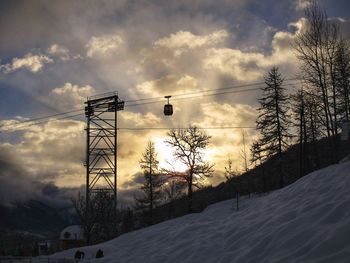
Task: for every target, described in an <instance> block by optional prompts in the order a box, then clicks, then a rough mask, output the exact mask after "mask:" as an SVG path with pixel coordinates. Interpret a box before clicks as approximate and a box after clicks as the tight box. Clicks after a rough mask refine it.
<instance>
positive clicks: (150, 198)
mask: <svg viewBox="0 0 350 263" xmlns="http://www.w3.org/2000/svg"><path fill="white" fill-rule="evenodd" d="M140 166H141V169H142V170H143V173H144V178H145V183H144V184H143V186H142V187H141V190H142V191H143V195H142V196H141V197H136V198H135V201H136V206H137V207H138V208H141V209H144V208H148V212H149V221H150V223H151V224H152V222H153V209H154V207H155V206H156V205H158V204H159V202H160V201H161V199H162V191H161V190H162V189H161V187H162V185H163V184H164V180H163V178H162V176H161V175H160V173H159V169H158V166H159V161H158V156H157V153H156V149H155V147H154V143H153V142H152V141H149V142H148V144H147V147H146V150H145V152H144V153H143V155H142V159H141V160H140Z"/></svg>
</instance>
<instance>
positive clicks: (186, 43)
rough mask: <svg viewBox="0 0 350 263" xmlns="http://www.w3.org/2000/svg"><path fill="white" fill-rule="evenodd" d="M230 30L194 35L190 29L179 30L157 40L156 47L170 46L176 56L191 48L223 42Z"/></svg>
mask: <svg viewBox="0 0 350 263" xmlns="http://www.w3.org/2000/svg"><path fill="white" fill-rule="evenodd" d="M228 35H229V34H228V32H227V31H225V30H218V31H215V32H213V33H211V34H208V35H203V36H199V35H194V34H192V33H191V32H188V31H179V32H176V33H175V34H171V35H170V36H169V37H165V38H161V39H159V40H157V41H156V42H155V46H156V47H162V48H168V49H172V50H174V51H175V56H178V55H181V54H182V53H183V52H185V51H186V50H189V49H195V48H200V47H205V46H210V45H215V44H218V43H221V42H223V41H224V40H225V39H226V38H227V37H228Z"/></svg>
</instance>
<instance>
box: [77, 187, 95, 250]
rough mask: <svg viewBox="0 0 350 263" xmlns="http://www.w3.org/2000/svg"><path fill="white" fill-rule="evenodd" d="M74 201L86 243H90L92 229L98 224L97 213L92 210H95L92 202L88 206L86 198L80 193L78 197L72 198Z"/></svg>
mask: <svg viewBox="0 0 350 263" xmlns="http://www.w3.org/2000/svg"><path fill="white" fill-rule="evenodd" d="M72 203H73V206H74V210H75V213H76V214H77V216H78V220H79V222H80V225H81V227H82V228H83V230H84V235H85V238H86V243H87V245H90V242H91V233H92V229H93V228H94V226H95V224H96V214H95V213H91V212H90V211H93V206H92V202H89V207H87V206H86V198H85V197H83V196H82V195H81V194H80V193H79V194H78V197H77V198H76V199H72ZM89 212H90V213H89ZM88 215H89V216H88Z"/></svg>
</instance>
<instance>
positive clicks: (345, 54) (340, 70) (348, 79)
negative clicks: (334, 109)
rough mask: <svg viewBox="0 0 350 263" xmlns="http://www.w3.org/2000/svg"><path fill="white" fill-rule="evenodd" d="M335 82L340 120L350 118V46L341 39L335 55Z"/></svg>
mask: <svg viewBox="0 0 350 263" xmlns="http://www.w3.org/2000/svg"><path fill="white" fill-rule="evenodd" d="M334 70H335V82H336V86H337V95H338V113H339V118H340V120H341V121H349V120H350V46H349V44H348V42H346V41H345V40H344V39H341V40H340V41H339V43H338V46H337V51H336V56H335V69H334Z"/></svg>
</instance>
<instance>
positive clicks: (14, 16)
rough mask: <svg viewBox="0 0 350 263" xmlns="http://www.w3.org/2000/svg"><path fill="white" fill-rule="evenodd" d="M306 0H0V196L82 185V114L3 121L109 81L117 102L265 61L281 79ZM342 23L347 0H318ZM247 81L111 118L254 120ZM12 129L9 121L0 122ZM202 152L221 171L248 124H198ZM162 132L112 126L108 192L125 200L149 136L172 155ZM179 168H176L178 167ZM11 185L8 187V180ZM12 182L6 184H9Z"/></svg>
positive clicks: (74, 99) (54, 192)
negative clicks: (203, 137)
mask: <svg viewBox="0 0 350 263" xmlns="http://www.w3.org/2000/svg"><path fill="white" fill-rule="evenodd" d="M307 4H308V2H307V1H305V0H283V1H275V0H263V1H261V0H215V1H212V0H201V1H200V0H191V1H187V0H176V1H170V0H169V1H168V0H165V1H164V0H148V1H147V0H139V1H136V0H131V1H127V0H114V1H112V0H101V1H92V0H91V1H90V0H87V1H64V0H62V1H44V0H42V1H39V0H38V1H36V0H30V1H25V0H22V1H16V0H13V1H1V2H0V10H1V11H0V12H1V15H0V35H1V41H0V120H1V123H0V125H2V127H1V129H2V132H1V133H0V153H1V154H0V165H1V170H0V202H3V203H4V202H5V203H9V202H12V201H14V200H25V199H27V198H33V197H36V198H44V199H45V200H46V199H50V198H51V199H52V201H54V199H55V198H56V197H59V198H61V196H64V195H65V194H67V193H71V192H72V191H74V189H76V188H80V187H81V186H82V185H83V184H84V180H85V171H84V167H83V165H82V164H83V161H84V152H85V144H84V143H85V134H84V127H85V119H84V116H83V115H81V116H77V117H73V118H70V119H64V120H55V119H54V118H53V119H50V120H49V121H47V122H45V123H42V124H38V125H31V126H15V127H16V129H15V130H14V129H10V127H11V125H13V124H14V123H16V122H19V121H23V120H25V119H27V118H36V117H41V116H45V115H50V114H55V113H59V112H65V111H71V110H76V109H80V108H82V107H83V103H84V101H85V100H86V97H87V96H90V95H93V94H98V93H103V92H109V91H118V92H119V95H120V97H121V99H124V100H126V101H128V100H135V99H142V98H149V97H159V96H164V95H175V94H184V93H191V92H200V91H203V90H207V89H217V88H223V87H227V86H232V85H233V86H234V85H242V84H250V83H259V82H262V81H263V76H264V74H266V72H267V71H268V69H269V68H270V67H272V66H273V65H277V66H278V67H279V68H280V70H281V72H282V74H283V76H284V77H285V78H286V79H289V78H295V76H296V75H297V74H298V63H297V60H296V58H295V55H294V53H293V50H292V49H291V43H292V42H293V38H294V36H295V34H296V33H297V32H298V31H299V30H301V29H302V27H303V23H304V22H305V21H304V19H303V11H302V9H303V8H304V7H305V6H306V5H307ZM320 4H321V5H322V6H323V7H324V8H325V9H326V10H327V13H328V15H329V17H330V18H332V19H336V20H338V21H339V22H340V24H341V27H342V28H343V29H344V33H345V34H347V32H346V31H348V28H349V27H348V20H349V19H350V14H349V12H348V10H349V6H350V3H349V2H348V1H346V0H322V1H320ZM258 96H259V92H258V91H254V92H239V93H231V94H225V95H224V96H220V95H217V96H205V97H201V98H198V97H197V98H192V99H188V100H181V101H180V100H179V101H173V105H174V109H175V112H174V115H173V116H172V117H170V118H169V117H165V116H163V114H162V106H163V104H161V103H160V104H159V103H158V104H150V105H142V106H134V107H132V106H130V107H126V109H125V110H124V111H122V112H119V113H118V115H119V116H118V119H119V126H120V127H138V128H144V127H146V128H147V127H188V126H189V125H191V124H192V125H197V126H200V127H217V126H238V127H250V126H254V125H255V123H254V122H255V117H256V110H255V109H256V107H257V101H256V100H257V98H258ZM9 129H10V130H11V131H8V130H9ZM207 132H208V134H209V135H211V136H212V140H211V142H212V143H211V145H210V148H209V149H208V151H207V156H206V158H207V160H209V161H211V162H213V163H215V164H216V165H215V170H216V173H215V176H214V178H213V179H212V180H211V181H210V182H208V183H212V184H214V185H215V184H217V183H218V182H220V181H222V180H223V174H222V171H223V169H224V165H225V162H226V161H227V159H228V158H231V159H233V161H234V166H235V168H236V169H238V170H241V169H242V160H241V158H240V151H241V149H242V132H245V138H246V142H247V145H248V146H247V147H249V143H250V142H251V140H252V139H253V138H254V136H256V133H255V131H254V129H244V130H242V129H231V130H209V131H207ZM165 136H166V130H159V131H154V130H147V129H145V130H141V131H129V130H121V131H120V133H119V157H118V159H119V163H118V170H119V185H118V187H119V192H120V195H121V197H122V199H123V200H126V201H127V200H128V199H129V200H130V198H132V195H133V191H134V189H135V188H137V187H138V186H139V185H138V183H139V182H140V180H138V178H137V176H138V175H139V173H140V168H139V164H138V161H139V160H140V158H141V154H142V152H143V150H144V148H145V146H146V143H147V141H148V140H153V141H154V142H155V144H156V148H157V150H158V152H159V157H160V160H161V165H163V166H164V165H166V160H168V161H171V150H170V149H169V148H167V147H166V145H165V144H164V139H165ZM178 167H179V168H181V166H178ZM11 187H12V188H11ZM14 187H16V193H14V191H13V190H10V189H13V188H14Z"/></svg>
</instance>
